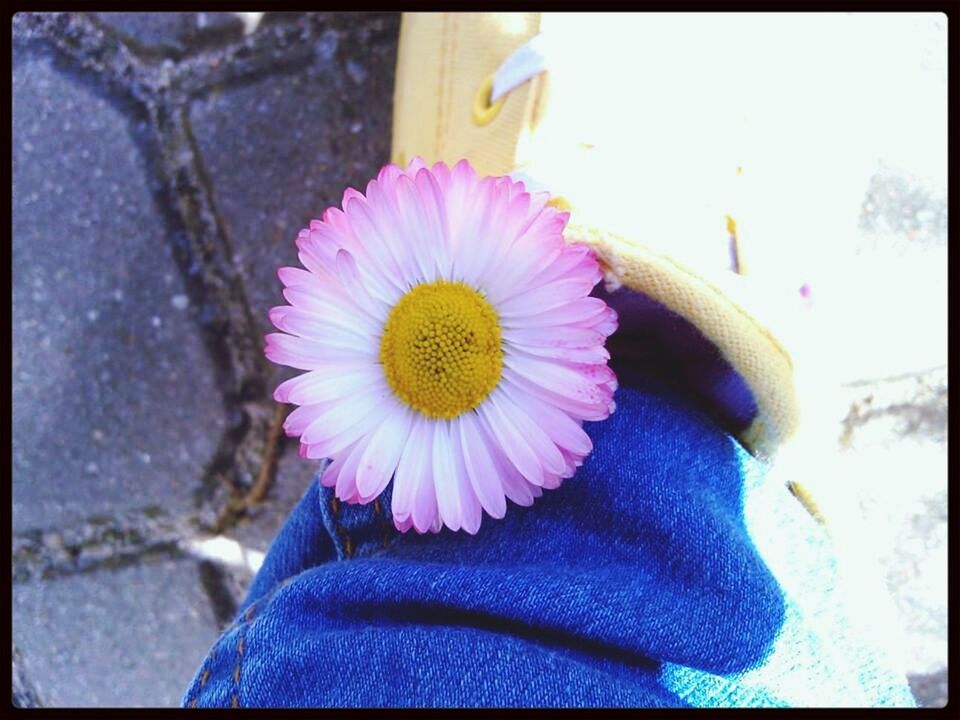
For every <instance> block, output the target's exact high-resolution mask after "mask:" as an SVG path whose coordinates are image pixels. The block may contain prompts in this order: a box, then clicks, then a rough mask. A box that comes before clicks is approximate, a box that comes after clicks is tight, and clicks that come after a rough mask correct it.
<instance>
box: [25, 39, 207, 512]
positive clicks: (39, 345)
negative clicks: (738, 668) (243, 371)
mask: <svg viewBox="0 0 960 720" xmlns="http://www.w3.org/2000/svg"><path fill="white" fill-rule="evenodd" d="M13 133H14V142H13V267H14V272H13V368H12V370H13V529H14V531H18V530H21V529H24V528H28V527H33V526H40V527H51V526H55V525H59V524H66V523H73V522H76V521H77V520H79V519H81V518H84V517H87V516H89V515H94V514H111V513H113V512H116V511H118V510H122V509H127V508H133V507H141V506H145V505H150V504H160V505H162V506H164V507H166V508H167V509H171V508H180V507H182V508H187V507H188V506H189V504H190V502H191V492H192V490H193V488H194V487H195V484H196V482H197V481H198V479H199V477H200V476H201V475H202V473H203V470H204V466H205V464H206V463H207V462H208V461H209V460H210V458H211V456H212V455H213V453H214V450H215V448H216V446H217V443H218V441H219V438H220V436H221V434H222V431H223V429H224V425H225V420H224V416H223V410H222V407H221V398H220V395H219V393H218V391H217V388H216V384H215V377H214V368H213V366H212V365H211V362H210V360H209V358H208V355H207V352H206V350H205V348H204V344H203V342H202V339H201V337H200V335H199V333H198V330H197V326H196V324H195V322H194V320H193V318H192V314H193V312H194V308H193V304H192V303H191V301H190V299H189V298H188V297H187V295H186V291H185V289H184V285H183V282H182V280H181V274H180V272H179V270H178V268H177V266H176V264H175V263H174V261H173V259H172V257H171V253H170V251H169V243H168V235H169V233H170V229H169V226H168V224H167V223H166V221H165V217H164V215H163V213H162V211H161V209H160V206H159V205H158V202H157V200H156V196H155V192H156V187H155V186H154V185H153V183H155V182H157V180H156V178H155V171H154V169H153V168H151V167H150V166H148V164H147V157H148V156H146V155H145V154H144V147H145V145H146V143H147V142H148V141H149V137H150V136H149V130H148V128H147V126H146V125H145V123H144V122H143V121H142V119H141V118H140V117H139V116H138V115H137V114H136V112H134V110H133V109H132V108H129V107H125V106H123V104H122V103H114V102H112V101H111V99H109V98H108V97H106V96H105V95H104V94H103V93H102V92H101V91H100V89H99V88H98V87H97V86H96V85H95V84H93V83H92V82H91V81H88V80H87V79H85V78H83V77H74V76H72V75H71V74H70V73H69V71H67V72H63V71H61V70H60V69H58V68H57V67H55V65H54V62H53V61H52V59H51V58H50V57H49V56H48V55H47V54H45V53H44V52H42V51H40V50H38V49H35V48H33V47H21V46H18V47H16V49H15V52H14V62H13Z"/></svg>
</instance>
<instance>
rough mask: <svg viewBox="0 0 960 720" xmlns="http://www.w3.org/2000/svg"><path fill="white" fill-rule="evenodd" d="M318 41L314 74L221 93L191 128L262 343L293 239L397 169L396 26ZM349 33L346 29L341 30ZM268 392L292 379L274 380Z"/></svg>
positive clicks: (354, 19) (196, 114)
mask: <svg viewBox="0 0 960 720" xmlns="http://www.w3.org/2000/svg"><path fill="white" fill-rule="evenodd" d="M337 20H338V19H337V18H333V19H332V20H331V26H330V27H329V28H328V29H327V30H326V31H324V32H322V33H321V37H320V40H319V41H318V42H317V43H316V48H315V52H314V54H313V59H312V61H311V62H309V63H306V64H303V65H302V66H299V67H297V68H296V69H294V70H293V71H285V72H283V73H280V74H273V75H270V76H268V77H265V78H262V79H260V80H257V81H255V82H252V83H246V84H240V85H236V86H232V87H229V86H228V87H214V88H213V89H212V91H211V92H210V93H209V94H208V95H206V96H205V97H203V98H200V99H198V100H196V101H195V102H194V103H193V105H192V107H191V110H190V121H191V123H192V126H193V132H194V135H195V137H196V140H197V144H198V146H199V148H200V153H201V155H202V157H203V161H204V163H205V166H206V169H207V171H208V173H209V176H210V178H211V181H212V185H213V188H214V195H215V199H216V203H217V207H218V209H219V212H220V215H221V216H222V218H223V221H224V224H225V226H226V228H227V232H228V234H229V237H230V239H231V242H232V243H233V249H234V260H235V262H236V263H237V265H238V266H239V267H240V268H241V274H242V276H243V277H244V278H246V282H247V293H248V297H249V299H250V303H251V308H252V311H253V315H254V317H255V318H256V319H257V321H258V322H259V323H260V326H261V328H262V330H263V331H264V333H266V332H270V331H271V330H272V327H271V326H270V325H269V322H268V321H267V311H268V310H269V308H270V307H272V306H274V305H278V304H280V303H282V302H283V298H282V295H281V293H280V290H281V286H280V283H279V281H278V280H277V277H276V269H277V268H278V267H280V266H282V265H289V264H295V263H296V248H295V246H294V243H293V241H294V238H295V237H296V235H297V232H298V231H299V230H300V228H302V227H304V226H305V225H307V224H308V223H309V221H310V219H311V218H315V217H319V216H320V214H321V213H322V212H323V211H324V209H326V208H327V207H329V206H330V205H332V204H338V203H339V202H340V199H341V197H342V194H343V191H344V189H346V188H347V187H348V186H351V185H352V186H355V187H359V188H363V187H365V185H366V183H367V181H368V180H369V179H370V178H372V177H373V176H374V175H375V174H376V172H377V170H378V169H379V167H380V166H381V165H382V164H383V163H385V162H386V161H387V160H388V159H389V152H390V128H391V120H392V105H393V78H394V66H395V63H396V42H397V33H398V32H399V17H398V16H381V15H377V16H365V15H355V16H350V18H349V22H345V23H343V24H344V27H340V26H336V25H334V24H333V22H334V21H337ZM339 22H343V19H342V18H341V19H339ZM272 372H273V379H272V380H271V383H272V385H276V383H277V382H278V381H279V379H280V378H283V377H290V373H284V372H282V371H278V370H277V369H275V368H274V369H273V370H272Z"/></svg>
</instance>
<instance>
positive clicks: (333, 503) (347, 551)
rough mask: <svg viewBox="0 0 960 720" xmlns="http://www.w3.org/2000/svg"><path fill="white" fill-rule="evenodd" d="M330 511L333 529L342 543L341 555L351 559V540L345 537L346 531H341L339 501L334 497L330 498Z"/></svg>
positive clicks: (347, 536)
mask: <svg viewBox="0 0 960 720" xmlns="http://www.w3.org/2000/svg"><path fill="white" fill-rule="evenodd" d="M330 510H331V512H332V513H333V527H334V529H336V531H337V535H339V536H340V539H341V540H342V541H343V554H344V555H346V556H347V557H353V540H351V539H350V536H349V535H347V531H346V530H344V529H343V526H342V525H341V524H340V520H339V518H338V513H339V512H340V501H339V500H337V498H336V497H332V498H330Z"/></svg>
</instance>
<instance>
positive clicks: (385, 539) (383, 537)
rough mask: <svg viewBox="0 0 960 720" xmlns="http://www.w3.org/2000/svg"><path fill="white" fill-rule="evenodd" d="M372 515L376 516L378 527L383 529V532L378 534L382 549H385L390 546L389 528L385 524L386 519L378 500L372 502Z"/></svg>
mask: <svg viewBox="0 0 960 720" xmlns="http://www.w3.org/2000/svg"><path fill="white" fill-rule="evenodd" d="M373 514H374V515H376V516H377V519H378V520H379V521H380V526H381V527H382V528H383V532H382V533H381V534H380V542H381V544H382V545H383V546H384V547H387V545H389V544H390V526H389V525H388V524H387V518H386V516H385V515H384V513H383V510H382V509H381V508H380V499H379V498H378V499H376V500H374V501H373Z"/></svg>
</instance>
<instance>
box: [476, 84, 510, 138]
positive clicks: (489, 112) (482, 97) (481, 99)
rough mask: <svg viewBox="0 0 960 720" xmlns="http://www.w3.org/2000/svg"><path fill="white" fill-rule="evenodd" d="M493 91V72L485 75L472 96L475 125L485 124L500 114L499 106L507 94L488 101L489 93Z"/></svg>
mask: <svg viewBox="0 0 960 720" xmlns="http://www.w3.org/2000/svg"><path fill="white" fill-rule="evenodd" d="M491 92H493V74H492V73H491V74H490V75H487V77H485V78H484V80H483V82H482V83H480V87H478V88H477V94H476V95H474V97H473V122H474V123H476V124H477V125H486V124H487V123H489V122H491V121H492V120H493V119H494V118H495V117H497V115H499V114H500V108H502V107H503V103H504V102H506V99H507V96H506V95H504V96H503V97H502V98H500V99H499V100H497V101H496V102H495V103H491V102H490V93H491Z"/></svg>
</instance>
